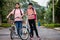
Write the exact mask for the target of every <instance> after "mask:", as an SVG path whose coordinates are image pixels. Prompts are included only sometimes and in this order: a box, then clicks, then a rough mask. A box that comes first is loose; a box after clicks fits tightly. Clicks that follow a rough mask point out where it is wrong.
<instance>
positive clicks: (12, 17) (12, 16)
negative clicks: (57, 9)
mask: <svg viewBox="0 0 60 40" xmlns="http://www.w3.org/2000/svg"><path fill="white" fill-rule="evenodd" d="M15 11H16V9H15V10H14V15H11V17H10V19H11V20H14V16H15ZM20 13H21V15H22V11H21V9H20Z"/></svg>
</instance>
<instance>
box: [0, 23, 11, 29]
mask: <svg viewBox="0 0 60 40" xmlns="http://www.w3.org/2000/svg"><path fill="white" fill-rule="evenodd" d="M10 26H11V24H8V23H2V24H1V25H0V27H4V28H7V27H10Z"/></svg>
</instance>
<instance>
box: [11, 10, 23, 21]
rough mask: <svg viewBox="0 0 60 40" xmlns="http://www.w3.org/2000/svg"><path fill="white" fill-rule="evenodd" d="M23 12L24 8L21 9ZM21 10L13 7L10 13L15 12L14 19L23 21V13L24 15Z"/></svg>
mask: <svg viewBox="0 0 60 40" xmlns="http://www.w3.org/2000/svg"><path fill="white" fill-rule="evenodd" d="M14 10H15V14H14ZM21 12H22V10H21ZM21 12H20V9H13V10H12V11H11V12H10V13H11V14H14V21H22V20H23V19H22V15H23V12H22V15H21Z"/></svg>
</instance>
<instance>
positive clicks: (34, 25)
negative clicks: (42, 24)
mask: <svg viewBox="0 0 60 40" xmlns="http://www.w3.org/2000/svg"><path fill="white" fill-rule="evenodd" d="M33 27H34V30H35V33H36V36H37V37H38V36H39V35H38V31H37V28H36V23H35V20H33Z"/></svg>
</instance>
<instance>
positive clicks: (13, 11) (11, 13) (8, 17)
mask: <svg viewBox="0 0 60 40" xmlns="http://www.w3.org/2000/svg"><path fill="white" fill-rule="evenodd" d="M13 13H14V9H13V10H12V11H11V12H10V13H9V14H8V15H7V17H6V18H9V16H10V15H11V14H13Z"/></svg>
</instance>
